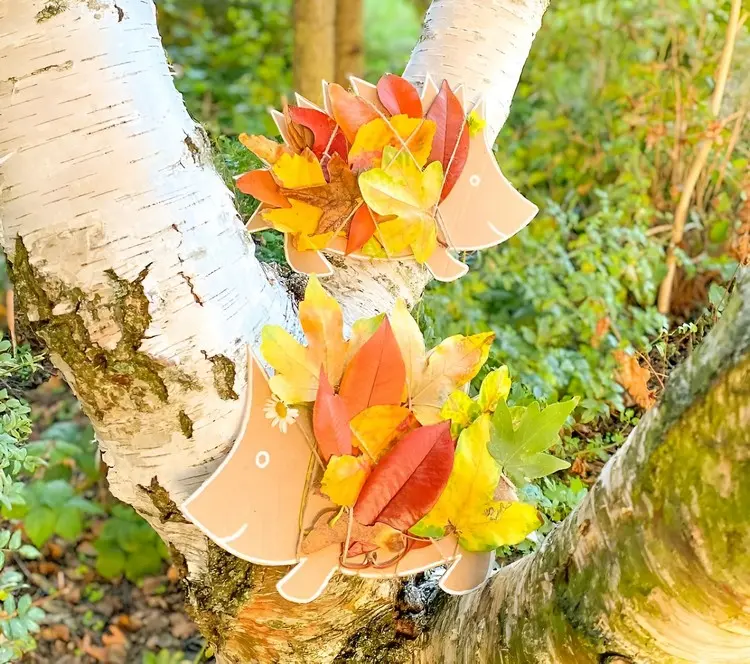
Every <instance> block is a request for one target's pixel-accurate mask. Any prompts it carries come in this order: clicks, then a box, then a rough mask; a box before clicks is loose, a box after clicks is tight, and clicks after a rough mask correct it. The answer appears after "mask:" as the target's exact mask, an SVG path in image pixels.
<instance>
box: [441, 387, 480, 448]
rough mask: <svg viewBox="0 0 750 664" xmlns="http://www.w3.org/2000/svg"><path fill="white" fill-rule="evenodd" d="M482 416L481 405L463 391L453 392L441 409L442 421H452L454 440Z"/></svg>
mask: <svg viewBox="0 0 750 664" xmlns="http://www.w3.org/2000/svg"><path fill="white" fill-rule="evenodd" d="M481 414H482V409H481V408H480V407H479V404H478V403H477V402H476V401H474V399H472V398H471V397H470V396H469V395H468V394H466V392H464V391H463V390H456V391H455V392H453V393H452V394H451V395H450V396H449V397H448V400H447V401H446V402H445V403H444V404H443V407H442V408H441V409H440V419H441V420H450V421H451V436H453V438H454V439H455V438H456V437H457V436H458V435H459V434H460V433H461V431H463V430H464V429H465V428H466V427H468V426H469V425H470V424H471V423H472V422H473V421H474V420H475V419H477V417H479V415H481Z"/></svg>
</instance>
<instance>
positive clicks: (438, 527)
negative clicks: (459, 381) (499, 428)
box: [410, 414, 541, 551]
mask: <svg viewBox="0 0 750 664" xmlns="http://www.w3.org/2000/svg"><path fill="white" fill-rule="evenodd" d="M489 423H490V416H489V415H487V414H484V415H481V416H480V417H479V418H478V419H477V420H475V421H474V423H473V424H471V425H470V426H469V427H468V428H466V429H464V431H463V432H462V433H461V436H460V437H459V439H458V445H457V446H456V454H455V457H454V460H453V470H452V471H451V475H450V478H449V479H448V484H447V485H446V487H445V490H444V491H443V493H442V494H441V495H440V498H439V500H438V502H437V503H436V504H435V506H434V507H433V508H432V509H431V510H430V511H429V512H428V513H427V514H426V515H425V516H424V517H423V518H422V519H421V520H420V521H419V522H418V523H417V524H416V525H415V526H414V527H413V528H412V529H411V531H410V532H411V533H413V534H414V535H418V536H420V537H433V538H439V537H443V536H444V535H445V534H446V533H447V530H448V528H449V527H450V528H453V529H454V530H455V531H456V533H457V534H458V538H459V543H460V545H461V546H462V547H464V548H465V549H466V550H467V551H492V550H493V549H496V548H498V547H499V546H504V545H508V544H518V543H519V542H521V541H522V540H523V539H524V538H525V537H526V536H527V535H528V534H529V533H530V532H532V531H533V530H535V529H536V528H538V527H539V525H541V524H540V522H539V518H538V516H537V513H536V509H535V508H534V507H533V506H532V505H528V504H525V503H519V502H510V501H499V500H495V499H494V495H495V492H496V490H497V487H498V484H499V483H500V481H501V472H500V466H499V465H498V464H497V462H496V461H495V460H494V459H493V458H492V455H491V454H490V453H489V451H488V449H487V443H488V442H489V438H490V431H489Z"/></svg>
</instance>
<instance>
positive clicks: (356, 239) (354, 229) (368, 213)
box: [346, 205, 375, 255]
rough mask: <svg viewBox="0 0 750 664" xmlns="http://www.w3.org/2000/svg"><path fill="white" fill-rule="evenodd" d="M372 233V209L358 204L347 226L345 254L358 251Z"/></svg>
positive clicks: (373, 224)
mask: <svg viewBox="0 0 750 664" xmlns="http://www.w3.org/2000/svg"><path fill="white" fill-rule="evenodd" d="M374 234H375V220H374V219H373V218H372V210H370V208H368V207H367V206H366V205H360V206H359V207H358V208H357V211H356V212H355V213H354V216H353V217H352V223H351V225H350V226H349V235H348V236H347V238H346V254H347V255H349V254H351V253H353V252H355V251H359V250H360V249H361V248H362V247H363V246H364V244H365V242H367V240H369V239H370V238H371V237H372V236H373V235H374Z"/></svg>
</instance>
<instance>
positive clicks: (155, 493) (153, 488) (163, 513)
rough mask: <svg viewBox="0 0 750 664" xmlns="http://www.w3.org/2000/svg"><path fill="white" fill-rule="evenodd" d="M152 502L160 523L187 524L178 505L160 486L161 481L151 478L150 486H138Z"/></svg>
mask: <svg viewBox="0 0 750 664" xmlns="http://www.w3.org/2000/svg"><path fill="white" fill-rule="evenodd" d="M138 488H140V489H141V491H143V492H144V493H145V494H146V495H147V496H148V497H149V499H150V500H151V502H152V503H153V505H154V507H155V508H156V510H157V511H158V512H159V521H161V522H162V523H166V522H167V521H171V522H173V523H187V520H186V519H185V517H184V516H182V512H180V508H179V507H177V503H175V501H174V500H172V498H171V497H170V495H169V493H168V492H167V490H166V489H165V488H164V487H163V486H162V485H161V484H159V481H158V480H157V479H156V478H155V477H152V478H151V483H150V484H149V485H148V486H143V485H142V484H139V485H138Z"/></svg>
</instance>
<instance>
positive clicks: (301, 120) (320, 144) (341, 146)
mask: <svg viewBox="0 0 750 664" xmlns="http://www.w3.org/2000/svg"><path fill="white" fill-rule="evenodd" d="M288 108H289V116H290V117H291V118H292V120H293V121H294V122H296V123H297V124H300V125H302V126H303V127H307V128H308V129H309V130H310V131H311V132H312V133H313V136H314V137H315V142H314V143H313V146H312V151H313V153H314V154H315V156H316V157H318V158H320V157H322V156H323V155H324V154H328V155H330V156H333V154H334V153H338V155H339V156H340V157H341V158H342V159H343V160H344V161H346V160H347V158H348V155H349V150H348V148H347V146H346V138H345V137H344V134H343V133H341V131H336V130H337V127H336V121H335V120H334V119H333V118H332V117H330V116H328V115H326V114H325V113H323V112H322V111H318V110H316V109H314V108H302V107H301V106H289V107H288ZM334 132H336V135H335V136H334V137H333V140H332V141H331V136H333V133H334ZM329 142H330V145H329ZM326 148H327V150H326Z"/></svg>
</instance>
